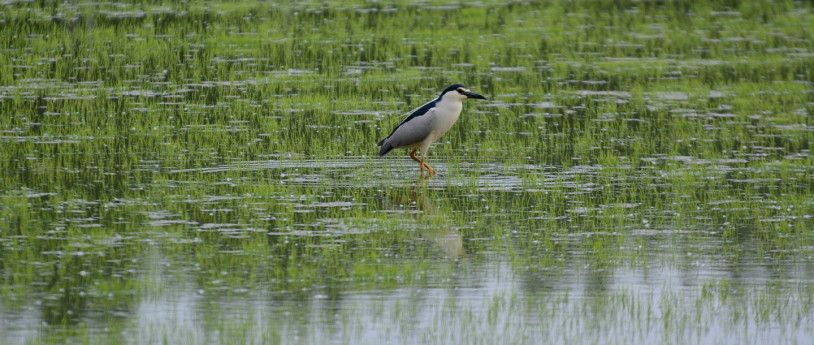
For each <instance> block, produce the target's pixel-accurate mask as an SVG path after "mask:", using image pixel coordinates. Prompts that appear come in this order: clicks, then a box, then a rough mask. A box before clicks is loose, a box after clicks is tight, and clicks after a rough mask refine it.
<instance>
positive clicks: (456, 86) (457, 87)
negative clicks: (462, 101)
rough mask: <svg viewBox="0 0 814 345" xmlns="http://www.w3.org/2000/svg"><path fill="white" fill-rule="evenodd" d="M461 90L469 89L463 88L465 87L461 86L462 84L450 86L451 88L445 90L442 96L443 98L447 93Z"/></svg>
mask: <svg viewBox="0 0 814 345" xmlns="http://www.w3.org/2000/svg"><path fill="white" fill-rule="evenodd" d="M459 88H463V89H467V87H466V86H463V85H461V84H455V85H452V86H450V87H448V88H446V89H444V92H441V96H443V95H444V94H445V93H447V92H450V91H455V90H457V89H459Z"/></svg>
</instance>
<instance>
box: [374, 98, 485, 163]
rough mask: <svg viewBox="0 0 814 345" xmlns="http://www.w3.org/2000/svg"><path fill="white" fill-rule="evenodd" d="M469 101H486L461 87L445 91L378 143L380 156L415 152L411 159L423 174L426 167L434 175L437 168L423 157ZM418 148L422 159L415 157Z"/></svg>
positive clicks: (456, 119)
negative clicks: (391, 153) (404, 150)
mask: <svg viewBox="0 0 814 345" xmlns="http://www.w3.org/2000/svg"><path fill="white" fill-rule="evenodd" d="M467 98H477V99H486V97H483V96H481V95H479V94H477V93H474V92H472V91H469V89H467V88H466V86H463V85H460V84H455V85H452V86H450V87H448V88H446V89H444V91H443V92H441V95H440V96H438V98H436V99H434V100H432V101H430V102H429V103H427V104H424V105H422V106H421V107H419V108H418V109H416V110H414V111H413V112H412V113H411V114H410V115H409V116H407V118H406V119H404V120H402V121H401V122H399V125H398V126H396V128H394V129H393V131H392V132H390V135H388V136H387V138H384V139H382V141H380V142H379V143H378V144H376V145H378V146H381V149H379V157H384V156H386V155H387V154H388V153H390V151H393V149H401V148H406V149H413V151H411V152H410V157H411V158H413V159H414V160H415V161H416V162H418V163H420V165H419V168H420V169H421V174H422V175H423V174H424V167H427V172H428V173H429V174H431V175H435V174H436V172H435V169H433V168H432V167H431V166H429V165H428V164H427V163H424V158H426V157H427V151H428V150H429V149H430V145H431V144H432V143H433V142H434V141H436V140H438V138H440V137H441V136H442V135H444V133H446V132H447V131H448V130H449V129H450V128H452V125H454V124H455V121H458V116H460V115H461V109H463V106H464V104H463V102H464V100H465V99H467ZM419 149H421V159H418V158H416V157H415V152H416V151H417V150H419Z"/></svg>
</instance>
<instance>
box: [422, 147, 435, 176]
mask: <svg viewBox="0 0 814 345" xmlns="http://www.w3.org/2000/svg"><path fill="white" fill-rule="evenodd" d="M429 149H430V148H429V147H427V148H424V149H422V150H421V166H422V167H427V173H428V174H429V175H430V176H432V175H435V174H437V172H435V169H433V168H432V167H431V166H430V165H429V164H427V163H424V158H425V157H427V151H428V150H429ZM421 171H424V170H423V168H422V170H421Z"/></svg>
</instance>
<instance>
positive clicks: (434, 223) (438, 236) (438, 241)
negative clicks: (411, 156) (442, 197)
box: [388, 177, 466, 259]
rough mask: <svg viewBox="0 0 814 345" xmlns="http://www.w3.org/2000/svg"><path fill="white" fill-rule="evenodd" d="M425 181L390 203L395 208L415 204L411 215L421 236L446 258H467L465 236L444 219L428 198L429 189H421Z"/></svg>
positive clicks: (390, 200)
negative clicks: (464, 243)
mask: <svg viewBox="0 0 814 345" xmlns="http://www.w3.org/2000/svg"><path fill="white" fill-rule="evenodd" d="M423 181H424V178H423V177H422V178H419V180H418V183H416V184H415V185H413V186H412V187H411V188H410V192H409V194H407V195H405V194H402V193H397V194H395V195H392V196H391V197H390V198H389V202H388V203H389V204H390V205H391V206H393V207H397V205H409V204H413V203H414V205H415V212H410V213H409V214H410V215H411V216H412V217H413V218H414V220H415V222H416V223H417V224H418V234H419V236H420V237H421V238H423V239H425V240H427V241H428V242H429V243H431V244H432V245H433V246H434V247H436V248H438V249H440V250H441V252H442V253H443V254H444V256H446V257H448V258H450V259H458V258H462V257H465V256H466V250H465V249H464V245H463V236H461V233H460V232H458V230H457V228H456V227H455V225H454V224H452V222H451V221H450V220H449V219H447V218H444V215H443V213H444V212H442V211H443V210H439V209H438V208H437V207H436V206H435V204H434V203H433V201H432V199H430V197H429V196H428V191H427V189H426V188H422V187H421V184H422V183H421V182H423Z"/></svg>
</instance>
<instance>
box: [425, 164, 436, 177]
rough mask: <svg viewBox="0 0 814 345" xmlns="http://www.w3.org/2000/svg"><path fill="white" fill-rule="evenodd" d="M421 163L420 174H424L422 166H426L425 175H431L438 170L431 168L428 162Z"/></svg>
mask: <svg viewBox="0 0 814 345" xmlns="http://www.w3.org/2000/svg"><path fill="white" fill-rule="evenodd" d="M421 164H422V167H421V173H422V174H424V167H427V175H428V176H433V175H435V174H438V172H437V171H435V169H433V168H432V167H431V166H430V165H429V164H427V163H421Z"/></svg>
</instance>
